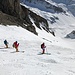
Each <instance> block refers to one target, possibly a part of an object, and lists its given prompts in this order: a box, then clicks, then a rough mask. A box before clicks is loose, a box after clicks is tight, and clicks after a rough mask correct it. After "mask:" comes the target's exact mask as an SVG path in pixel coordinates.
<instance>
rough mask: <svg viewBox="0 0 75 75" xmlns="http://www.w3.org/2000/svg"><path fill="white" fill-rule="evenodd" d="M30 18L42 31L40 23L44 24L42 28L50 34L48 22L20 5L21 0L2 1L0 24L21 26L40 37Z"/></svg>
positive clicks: (0, 3) (0, 5)
mask: <svg viewBox="0 0 75 75" xmlns="http://www.w3.org/2000/svg"><path fill="white" fill-rule="evenodd" d="M30 17H31V18H32V19H33V20H34V23H35V25H36V26H37V27H38V28H40V29H41V27H40V23H43V26H42V27H43V28H44V29H45V30H46V31H47V32H49V29H48V23H47V21H46V20H45V19H44V18H42V17H40V16H39V15H37V14H35V13H33V12H31V11H30V10H29V9H27V8H25V7H24V6H22V5H20V2H19V0H0V23H2V24H4V25H7V24H9V25H17V26H19V25H20V26H21V27H23V28H26V29H27V30H29V31H31V32H33V33H34V34H36V35H38V33H37V32H36V29H35V27H34V26H33V24H32V22H31V20H30Z"/></svg>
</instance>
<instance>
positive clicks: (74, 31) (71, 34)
mask: <svg viewBox="0 0 75 75" xmlns="http://www.w3.org/2000/svg"><path fill="white" fill-rule="evenodd" d="M66 38H71V39H75V30H73V31H72V32H71V33H69V34H68V35H67V36H66Z"/></svg>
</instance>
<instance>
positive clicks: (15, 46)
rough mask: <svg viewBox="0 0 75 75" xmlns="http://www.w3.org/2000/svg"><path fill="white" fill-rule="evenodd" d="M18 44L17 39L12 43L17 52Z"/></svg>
mask: <svg viewBox="0 0 75 75" xmlns="http://www.w3.org/2000/svg"><path fill="white" fill-rule="evenodd" d="M18 46H19V43H18V42H17V41H15V42H14V43H13V47H14V48H15V49H16V52H19V51H18Z"/></svg>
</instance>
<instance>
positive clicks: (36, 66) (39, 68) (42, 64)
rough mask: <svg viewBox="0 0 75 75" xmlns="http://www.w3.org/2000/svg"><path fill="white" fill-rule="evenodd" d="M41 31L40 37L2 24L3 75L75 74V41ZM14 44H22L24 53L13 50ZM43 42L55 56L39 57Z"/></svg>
mask: <svg viewBox="0 0 75 75" xmlns="http://www.w3.org/2000/svg"><path fill="white" fill-rule="evenodd" d="M37 32H38V33H39V35H38V36H36V35H34V34H33V33H31V32H29V31H27V30H25V29H23V28H21V27H17V26H2V25H0V75H75V40H71V39H65V38H60V37H54V36H52V35H51V34H50V33H47V32H45V31H44V30H43V29H42V30H40V29H38V28H37ZM5 39H6V40H7V41H8V42H9V48H5V45H4V43H3V41H4V40H5ZM14 41H18V42H19V44H20V45H19V51H20V52H15V49H14V48H13V47H12V44H13V42H14ZM42 42H44V43H45V45H46V53H50V54H51V55H47V54H43V55H39V53H40V52H42V50H41V48H40V45H41V43H42ZM22 51H24V53H22Z"/></svg>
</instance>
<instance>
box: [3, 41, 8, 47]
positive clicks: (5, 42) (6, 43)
mask: <svg viewBox="0 0 75 75" xmlns="http://www.w3.org/2000/svg"><path fill="white" fill-rule="evenodd" d="M4 44H5V46H6V48H8V42H7V40H4Z"/></svg>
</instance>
